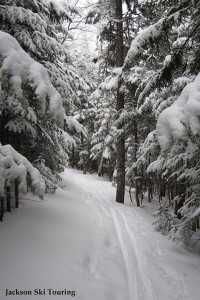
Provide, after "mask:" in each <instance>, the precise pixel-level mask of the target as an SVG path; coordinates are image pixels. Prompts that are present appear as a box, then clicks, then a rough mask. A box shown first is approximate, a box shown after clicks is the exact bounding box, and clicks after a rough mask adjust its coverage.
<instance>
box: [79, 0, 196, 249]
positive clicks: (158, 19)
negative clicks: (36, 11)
mask: <svg viewBox="0 0 200 300" xmlns="http://www.w3.org/2000/svg"><path fill="white" fill-rule="evenodd" d="M119 7H121V8H122V7H123V11H121V15H119V14H117V10H118V9H119ZM199 14H200V4H199V2H198V1H192V0H184V1H179V0H176V1H170V0H169V1H162V0H159V1H158V0H152V1H147V0H143V1H124V2H122V1H118V0H116V1H103V2H102V1H98V2H97V3H96V6H93V7H92V9H91V10H90V12H89V14H88V19H87V20H88V22H89V23H96V22H99V23H98V24H101V26H100V28H101V30H100V33H99V36H100V38H99V47H98V49H99V52H98V58H97V61H98V67H99V80H100V83H99V85H98V88H97V90H96V91H95V92H94V93H93V94H92V95H91V96H90V99H91V98H92V99H93V103H95V102H96V103H98V104H97V105H96V108H97V113H96V116H95V126H94V130H95V133H94V135H93V138H92V142H91V145H90V147H89V155H90V159H93V160H95V161H96V163H97V167H96V170H98V173H99V175H100V174H102V173H104V171H105V170H106V171H107V172H108V174H109V176H110V174H111V173H112V174H113V175H114V177H115V178H120V180H119V179H116V181H117V186H118V188H119V187H120V185H121V187H120V190H121V195H120V197H121V199H120V201H119V200H117V201H119V202H123V184H122V182H123V175H122V177H120V174H121V169H120V167H119V161H120V158H122V157H123V154H122V152H120V151H119V148H120V147H121V150H122V148H123V146H122V144H121V146H120V143H122V141H123V139H124V145H125V146H124V153H125V167H124V168H125V173H126V176H125V180H126V184H128V185H129V186H133V187H134V188H135V196H136V202H137V206H140V205H141V203H142V201H143V199H144V197H145V198H146V199H147V201H148V202H151V201H153V200H155V199H157V200H158V201H159V202H160V206H159V209H158V211H157V212H156V215H157V217H158V219H157V221H156V222H155V223H156V228H157V229H158V230H161V231H162V232H163V233H165V234H169V235H170V237H171V238H172V239H173V240H176V241H177V242H183V243H185V244H188V243H189V242H190V240H191V237H192V236H193V235H194V234H195V232H196V231H198V229H199V217H200V197H199V188H200V182H199V170H200V169H199V153H200V152H199V129H200V127H199V126H200V121H199V109H200V104H199V101H200V100H199V75H198V74H199V71H200V65H199V53H200V52H199V50H200V44H199V39H200V36H199V26H200V23H199ZM120 32H123V36H122V37H121V38H120ZM120 47H121V49H123V57H122V58H120V57H119V55H120V51H121V50H120ZM119 94H120V97H121V100H120V106H119V103H118V99H119ZM85 125H86V127H87V124H85ZM119 153H121V154H120V155H119ZM122 169H123V167H122ZM117 171H118V177H117Z"/></svg>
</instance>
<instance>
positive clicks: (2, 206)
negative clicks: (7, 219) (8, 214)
mask: <svg viewBox="0 0 200 300" xmlns="http://www.w3.org/2000/svg"><path fill="white" fill-rule="evenodd" d="M0 202H1V213H0V222H3V215H4V198H3V197H0Z"/></svg>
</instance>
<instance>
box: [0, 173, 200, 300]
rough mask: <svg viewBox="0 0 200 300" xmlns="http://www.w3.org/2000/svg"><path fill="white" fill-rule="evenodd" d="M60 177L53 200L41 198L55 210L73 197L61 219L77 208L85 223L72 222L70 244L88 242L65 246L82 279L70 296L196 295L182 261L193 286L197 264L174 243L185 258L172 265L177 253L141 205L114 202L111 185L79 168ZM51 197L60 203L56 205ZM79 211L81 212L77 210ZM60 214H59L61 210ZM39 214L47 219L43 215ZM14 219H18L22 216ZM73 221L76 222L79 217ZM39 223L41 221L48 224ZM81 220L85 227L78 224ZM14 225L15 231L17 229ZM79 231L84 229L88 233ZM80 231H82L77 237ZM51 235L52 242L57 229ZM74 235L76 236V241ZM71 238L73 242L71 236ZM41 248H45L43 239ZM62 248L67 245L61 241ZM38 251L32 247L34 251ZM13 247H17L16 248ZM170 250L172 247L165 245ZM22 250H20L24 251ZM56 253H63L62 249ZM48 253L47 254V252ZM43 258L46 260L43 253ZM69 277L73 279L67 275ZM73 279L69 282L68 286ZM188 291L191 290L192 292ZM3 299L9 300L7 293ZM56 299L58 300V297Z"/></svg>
mask: <svg viewBox="0 0 200 300" xmlns="http://www.w3.org/2000/svg"><path fill="white" fill-rule="evenodd" d="M63 180H64V183H65V187H64V189H62V190H61V189H60V190H59V191H58V192H57V195H59V200H57V199H56V197H55V198H54V196H52V197H50V198H49V199H50V200H47V202H45V205H48V201H50V208H51V209H55V208H56V209H58V212H59V211H62V210H63V209H64V205H65V203H68V202H67V201H68V198H69V197H71V199H72V200H73V201H72V200H71V201H72V202H70V203H71V204H70V205H77V206H75V209H74V211H73V209H72V211H71V210H70V213H72V214H74V217H73V215H72V217H71V221H70V218H69V216H70V215H69V216H68V218H66V220H68V219H69V222H71V223H69V225H66V226H68V227H69V226H74V225H73V218H75V219H76V218H77V217H76V216H75V214H76V213H79V212H78V211H79V207H80V211H81V212H80V218H81V220H82V218H86V220H85V221H84V222H85V223H83V224H82V223H80V224H79V223H78V225H77V226H78V227H77V228H75V231H74V232H73V233H74V236H75V238H74V237H73V238H74V239H75V242H74V247H77V248H81V247H82V246H81V245H82V244H81V243H82V242H83V241H85V242H86V243H87V244H88V245H86V246H85V245H84V247H83V249H74V251H73V249H72V250H71V251H72V252H70V250H69V253H68V252H67V254H66V255H68V256H69V257H68V263H69V262H70V261H72V263H69V264H70V269H71V270H72V271H73V270H74V271H73V272H75V273H72V274H79V275H73V276H72V278H73V277H74V278H76V277H77V276H78V278H79V279H78V280H79V281H80V280H82V281H83V283H82V284H79V283H78V287H77V289H79V288H80V292H79V294H78V295H77V296H76V299H77V300H93V299H95V300H96V299H97V300H198V299H199V293H200V290H199V291H198V289H199V286H197V285H196V286H197V287H196V291H195V292H194V291H193V290H192V288H191V287H190V286H188V285H189V283H188V279H190V277H191V275H192V273H191V272H189V273H187V272H188V270H187V266H188V265H189V264H190V263H191V264H192V266H193V269H192V270H193V271H195V272H196V273H195V274H196V275H194V277H191V280H190V284H191V283H193V284H194V286H195V280H196V282H197V281H198V275H200V271H199V270H198V266H200V263H199V264H198V265H195V263H196V260H195V259H194V260H193V258H191V259H190V260H189V262H187V258H188V257H189V256H186V254H187V252H184V251H185V250H181V249H182V248H175V249H177V253H178V252H179V251H180V253H182V252H184V253H185V254H184V255H185V256H186V258H184V256H183V258H184V260H183V263H185V265H183V270H182V269H180V266H179V265H178V264H177V265H176V258H177V259H179V258H180V254H179V253H178V254H177V253H176V252H169V251H168V250H166V247H168V248H169V249H170V247H171V248H172V243H171V242H170V241H167V240H166V238H163V237H162V236H161V235H160V234H159V233H156V232H154V231H153V229H152V225H151V224H150V222H148V221H147V220H146V219H145V218H144V217H143V215H142V210H141V209H138V208H136V207H134V206H133V205H132V204H131V206H130V203H129V204H125V205H121V204H118V203H115V188H114V187H113V186H111V183H110V182H108V181H106V180H105V179H103V180H102V179H101V178H99V177H97V176H95V175H90V174H87V175H83V174H82V173H81V172H80V171H77V170H72V169H66V171H65V172H64V174H63ZM59 193H60V194H59ZM69 195H71V196H69ZM64 198H66V199H64ZM55 199H56V201H60V202H59V203H57V204H56V203H55ZM73 203H74V204H73ZM35 205H36V204H35ZM52 205H53V206H52ZM55 205H56V206H55ZM59 205H60V207H59ZM68 205H69V204H68ZM78 205H79V206H78ZM51 206H52V207H51ZM67 207H68V206H67ZM70 207H71V206H69V207H68V208H67V210H66V209H65V210H66V212H67V211H68V209H69V208H70ZM34 209H38V206H34ZM70 209H71V208H70ZM77 209H78V211H77ZM30 210H31V208H30ZM55 213H56V212H55ZM82 213H84V214H86V215H85V216H84V215H81V214H82ZM54 215H55V214H54ZM41 216H42V213H41ZM60 216H61V217H64V215H60ZM45 217H46V218H47V216H45ZM20 218H21V219H22V218H23V215H21V217H20ZM78 218H79V215H78ZM87 219H88V220H87ZM55 220H56V223H55V224H56V226H59V223H58V222H59V220H57V218H56V219H55ZM55 220H54V222H55ZM76 220H77V221H78V220H79V219H76ZM38 221H39V219H38ZM61 221H62V226H65V219H64V218H61ZM31 222H32V221H31ZM81 222H82V221H81ZM92 224H93V225H92ZM45 225H46V226H47V225H48V223H47V224H45ZM82 225H84V226H85V227H84V228H83V229H81V227H82ZM30 226H31V225H30ZM88 226H90V228H89V227H88ZM47 228H48V226H47ZM52 228H53V227H52ZM58 228H59V227H58ZM0 229H2V230H3V227H0ZM10 230H12V229H10ZM17 230H18V231H19V229H17ZM72 230H73V229H72ZM81 230H82V232H81ZM79 231H80V233H78V232H79ZM85 231H87V232H88V236H87V232H85ZM152 232H153V233H152ZM33 233H34V232H33ZM13 234H14V233H13ZM68 234H70V228H69V229H68ZM84 234H85V236H83V237H82V235H84ZM57 235H58V237H57V239H58V240H57V242H58V241H59V231H58V232H57ZM64 235H65V231H63V232H62V238H63V237H64ZM76 235H77V237H76ZM90 235H91V236H90ZM72 236H73V235H72ZM54 238H55V237H54ZM66 238H67V236H66ZM70 238H72V237H71V236H69V241H70ZM39 239H40V240H41V241H42V236H41V237H40V236H39ZM76 239H77V241H76ZM78 239H81V241H79V240H78ZM161 240H162V242H161ZM71 241H72V244H73V239H71ZM33 242H34V241H33ZM162 243H164V245H165V246H163V244H162ZM64 245H65V244H64V242H63V244H62V246H63V247H64ZM173 245H174V244H173ZM18 247H19V246H18ZM22 247H23V246H22ZM43 247H45V244H44V243H43ZM65 247H68V246H67V244H66V245H65ZM177 247H178V246H177ZM47 248H48V247H47ZM41 250H42V251H44V252H45V251H46V253H47V254H48V252H49V251H50V250H49V248H48V249H47V250H45V249H43V248H41ZM41 250H40V249H36V251H38V253H40V251H41ZM66 250H67V249H66ZM2 251H4V252H3V254H4V255H5V249H4V250H2ZM18 251H20V248H19V249H18ZM23 251H24V250H23ZM59 251H60V250H59ZM67 251H68V250H67ZM170 251H172V250H171V249H170ZM73 252H75V254H74V253H73ZM76 252H77V253H76ZM24 253H25V255H26V252H24ZM60 253H61V254H62V253H65V249H63V250H62V251H61V252H60ZM76 254H77V255H78V256H76ZM0 255H1V249H0ZM49 255H50V257H51V258H52V253H51V252H50V254H49ZM62 255H64V254H62ZM70 255H71V257H70ZM173 256H175V257H176V258H174V257H173ZM0 257H1V256H0ZM78 257H79V258H78ZM25 259H26V256H25ZM46 259H47V260H48V258H46ZM60 259H61V261H65V257H64V256H63V257H61V258H60ZM73 259H74V261H73ZM8 261H9V260H8ZM77 261H78V264H77ZM65 263H66V262H65ZM187 264H188V265H187ZM19 265H20V262H19ZM62 267H63V266H62ZM66 267H67V266H64V267H63V268H64V271H63V274H64V275H62V271H61V275H60V278H61V276H62V277H63V276H69V273H67V272H66ZM10 268H11V267H10ZM60 268H61V265H60ZM195 268H196V269H195ZM59 271H60V269H58V270H57V274H59ZM42 274H45V273H44V272H43V271H42ZM41 276H42V275H41ZM184 276H186V277H184ZM83 277H84V278H83ZM196 277H197V278H196ZM0 278H1V277H0ZM58 278H59V276H58ZM4 279H5V278H4ZM8 280H9V279H8ZM38 280H39V279H38ZM58 280H59V279H58ZM62 280H63V278H62ZM68 280H69V278H68ZM69 282H72V283H73V280H72V281H69ZM76 284H77V283H76ZM76 284H75V282H74V284H73V286H75V285H76ZM85 285H89V286H90V288H89V287H88V288H87V287H85ZM188 287H189V289H188ZM6 288H7V287H6ZM34 288H35V287H34ZM88 289H89V291H88ZM191 293H193V294H192V296H191ZM59 297H60V296H59ZM94 297H95V298H94ZM5 298H6V299H8V300H9V297H5ZM16 298H17V297H16ZM33 298H34V297H33ZM0 299H1V297H0ZM2 299H3V298H2ZM10 299H11V298H10ZM12 299H13V300H15V297H13V296H12ZM23 299H24V300H26V299H28V298H26V297H23ZM37 299H40V297H39V296H37ZM41 299H44V297H43V298H42V297H41ZM59 299H62V297H60V298H59Z"/></svg>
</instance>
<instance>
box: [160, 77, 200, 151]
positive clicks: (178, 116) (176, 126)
mask: <svg viewBox="0 0 200 300" xmlns="http://www.w3.org/2000/svg"><path fill="white" fill-rule="evenodd" d="M199 117H200V74H198V76H197V77H196V78H195V80H194V81H193V82H191V83H189V84H188V85H187V86H186V87H185V88H184V89H183V91H182V93H181V95H180V96H179V98H178V99H177V100H176V101H175V102H174V103H173V104H172V105H171V106H170V107H168V108H166V109H165V110H164V111H163V112H162V113H161V114H160V116H159V118H158V122H157V133H158V141H159V144H160V146H161V149H162V150H163V151H164V150H166V149H167V148H168V147H169V145H170V143H171V142H172V141H173V139H181V138H183V137H184V135H185V134H186V130H187V129H189V130H191V132H192V133H193V134H197V133H198V132H199V130H200V120H199Z"/></svg>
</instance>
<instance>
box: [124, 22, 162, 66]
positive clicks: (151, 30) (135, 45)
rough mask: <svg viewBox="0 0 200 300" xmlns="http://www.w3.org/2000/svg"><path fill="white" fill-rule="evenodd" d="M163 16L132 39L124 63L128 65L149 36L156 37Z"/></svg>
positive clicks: (159, 30) (160, 28)
mask: <svg viewBox="0 0 200 300" xmlns="http://www.w3.org/2000/svg"><path fill="white" fill-rule="evenodd" d="M164 21H165V18H161V19H160V20H159V21H158V22H157V23H155V24H153V25H150V26H149V27H147V28H145V29H143V30H142V31H141V32H140V33H139V34H138V35H137V36H136V38H135V39H134V40H133V42H132V44H131V47H130V49H129V50H128V53H127V55H126V58H125V61H124V65H125V66H126V65H128V64H129V63H130V62H131V61H133V60H134V59H135V58H136V57H137V56H138V55H139V54H140V53H141V52H142V51H143V48H142V47H143V46H144V45H145V44H146V43H147V41H149V39H151V38H156V37H157V36H158V35H159V34H160V32H161V30H162V28H163V23H164Z"/></svg>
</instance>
